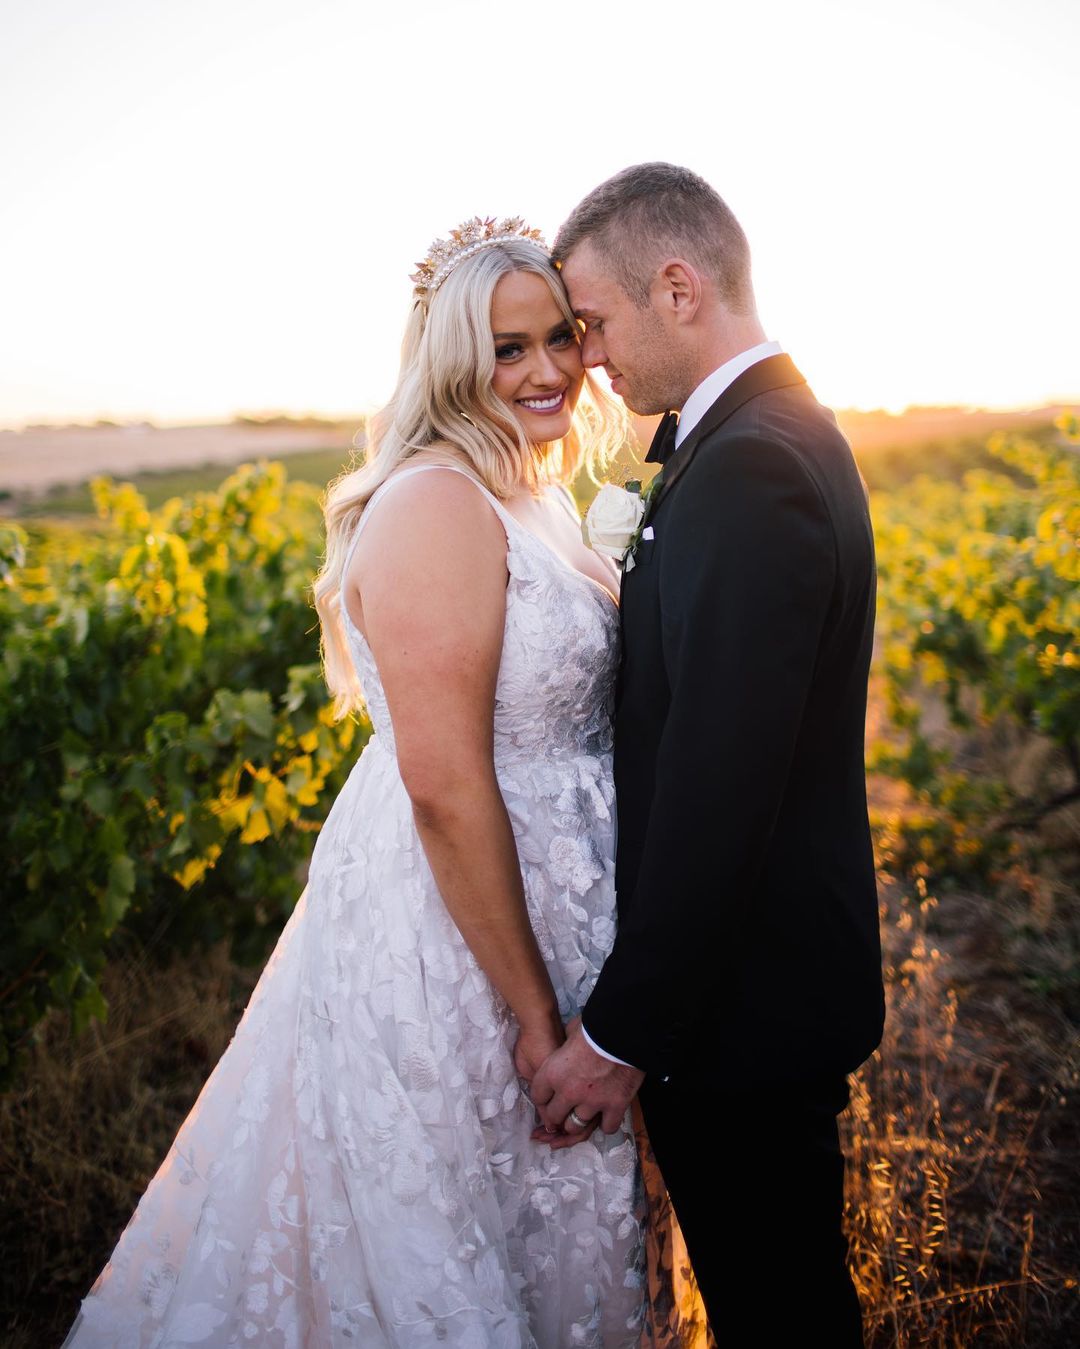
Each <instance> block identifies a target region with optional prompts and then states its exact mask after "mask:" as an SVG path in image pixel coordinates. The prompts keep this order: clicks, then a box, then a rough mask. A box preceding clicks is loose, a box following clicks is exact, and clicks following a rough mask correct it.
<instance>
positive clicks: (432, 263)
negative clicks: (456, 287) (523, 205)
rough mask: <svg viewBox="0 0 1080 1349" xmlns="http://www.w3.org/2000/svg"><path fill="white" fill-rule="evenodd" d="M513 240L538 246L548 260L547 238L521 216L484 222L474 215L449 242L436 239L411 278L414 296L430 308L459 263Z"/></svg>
mask: <svg viewBox="0 0 1080 1349" xmlns="http://www.w3.org/2000/svg"><path fill="white" fill-rule="evenodd" d="M511 239H523V240H524V241H525V242H526V243H530V244H534V245H535V246H536V247H537V248H539V249H540V250H541V251H542V252H543V254H544V256H545V257H547V256H548V247H547V244H546V243H545V242H544V236H543V235H542V234H541V233H540V231H539V230H535V229H530V228H529V226H528V225H526V224H525V221H524V220H522V218H521V216H519V215H515V216H509V217H508V218H507V219H506V220H498V221H497V220H496V219H495V218H494V216H489V217H488V218H487V219H486V220H482V219H481V218H480V216H478V215H474V216H473V218H472V219H471V220H466V222H465V223H464V224H463V225H459V226H458V227H457V229H456V230H451V231H450V238H449V239H436V240H435V242H434V243H433V244H432V245H431V247H430V248H429V249H428V255H427V257H426V258H425V259H424V261H423V262H418V263H417V264H416V268H417V269H416V271H415V272H413V274H412V276H410V277H409V280H410V281H411V282H413V294H414V295H415V296H416V298H417V299H418V300H422V301H423V302H424V303H425V304H430V302H431V297H432V296H433V295H434V294H435V292H436V291H437V290H438V289H439V287H440V286H441V285H442V283H443V282H444V281H445V280H446V278H447V277H448V276H449V275H450V273H451V272H452V271H453V270H454V268H455V267H456V266H457V265H458V263H459V262H464V260H465V259H466V258H471V257H472V256H473V255H474V254H475V253H480V252H482V251H483V249H485V248H494V247H495V246H496V245H498V244H504V243H507V242H509V241H510V240H511Z"/></svg>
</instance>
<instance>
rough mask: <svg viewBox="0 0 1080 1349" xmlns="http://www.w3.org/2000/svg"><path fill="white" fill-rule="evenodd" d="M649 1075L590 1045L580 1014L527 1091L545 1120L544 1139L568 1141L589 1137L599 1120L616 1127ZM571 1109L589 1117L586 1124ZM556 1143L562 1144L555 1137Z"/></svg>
mask: <svg viewBox="0 0 1080 1349" xmlns="http://www.w3.org/2000/svg"><path fill="white" fill-rule="evenodd" d="M644 1080H645V1074H644V1073H642V1072H639V1071H638V1069H637V1068H630V1067H628V1066H626V1065H625V1064H621V1063H612V1062H611V1060H610V1059H605V1058H604V1056H603V1055H602V1054H597V1053H596V1051H595V1050H594V1049H591V1048H590V1047H589V1044H588V1042H587V1041H586V1039H585V1037H584V1035H582V1033H581V1018H580V1017H575V1018H574V1020H573V1021H571V1022H570V1024H569V1025H568V1026H567V1028H566V1043H565V1044H564V1045H563V1046H562V1048H561V1049H557V1050H556V1051H555V1053H554V1054H552V1055H551V1056H550V1057H549V1058H548V1059H547V1061H546V1062H545V1063H544V1064H543V1066H542V1067H541V1068H540V1069H539V1070H538V1071H537V1073H536V1075H535V1076H534V1078H533V1080H532V1087H531V1089H530V1092H529V1094H530V1095H531V1097H532V1101H533V1104H534V1105H535V1106H536V1108H537V1110H538V1111H539V1113H540V1118H541V1120H542V1121H543V1123H544V1130H545V1131H546V1132H545V1133H543V1134H538V1135H537V1136H540V1137H543V1139H544V1141H548V1142H550V1141H551V1139H552V1137H553V1136H555V1135H558V1136H559V1137H560V1140H561V1138H563V1137H565V1139H566V1143H561V1146H566V1145H567V1144H568V1143H571V1142H573V1143H579V1142H581V1140H582V1139H583V1138H587V1137H588V1135H589V1134H590V1133H592V1131H593V1128H594V1127H595V1123H594V1121H596V1120H597V1119H598V1120H599V1123H600V1126H601V1128H602V1129H603V1130H604V1133H606V1134H613V1133H617V1132H618V1130H619V1129H620V1127H621V1126H622V1122H623V1117H624V1115H625V1114H626V1110H627V1107H628V1106H629V1104H630V1102H631V1101H632V1100H633V1099H634V1097H635V1095H636V1094H637V1090H638V1088H639V1087H640V1086H641V1084H642V1082H643V1081H644ZM571 1110H573V1111H574V1112H575V1113H576V1114H577V1116H578V1118H579V1119H581V1120H585V1121H587V1122H588V1127H587V1128H585V1129H578V1128H576V1126H575V1124H574V1122H573V1121H572V1120H568V1116H569V1114H570V1111H571ZM552 1146H553V1147H557V1146H560V1143H558V1142H552Z"/></svg>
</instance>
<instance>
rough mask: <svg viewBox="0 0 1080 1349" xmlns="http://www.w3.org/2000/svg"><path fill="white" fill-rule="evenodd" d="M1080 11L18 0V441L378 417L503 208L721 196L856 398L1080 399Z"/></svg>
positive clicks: (1050, 6) (0, 316) (7, 352)
mask: <svg viewBox="0 0 1080 1349" xmlns="http://www.w3.org/2000/svg"><path fill="white" fill-rule="evenodd" d="M1078 50H1080V6H1078V5H1077V4H1076V3H1075V0H1028V3H1027V4H1025V5H1023V6H1021V5H1019V4H1018V3H1016V0H1007V2H1006V3H1002V0H903V3H892V2H891V0H890V2H889V3H874V2H873V0H858V3H846V0H817V2H816V3H807V0H774V2H773V3H771V4H758V3H752V2H751V0H742V2H741V3H739V4H731V3H726V2H724V0H721V3H717V4H714V5H709V6H705V5H704V4H701V3H689V2H688V0H657V2H656V3H652V4H640V3H637V0H624V2H623V3H619V4H615V3H610V4H596V3H591V0H578V3H577V4H574V5H566V6H564V7H558V6H536V5H522V4H518V5H514V4H505V3H503V4H494V3H491V2H490V0H450V2H449V3H447V2H446V0H443V2H442V3H434V0H431V2H429V0H406V2H405V3H400V4H397V5H383V4H378V5H376V4H374V3H371V0H304V3H302V4H301V3H299V2H298V0H183V3H175V2H174V3H166V0H94V3H92V4H91V3H87V0H7V3H5V4H4V5H3V7H2V9H0V182H2V184H3V188H2V191H0V425H7V426H17V425H20V424H22V423H24V422H31V421H42V420H66V419H92V418H94V417H99V416H101V417H104V416H111V417H115V418H135V417H144V416H145V417H151V418H154V419H157V420H161V421H181V420H196V421H199V420H212V419H215V418H220V417H228V416H229V415H231V414H233V413H235V412H238V411H247V412H255V411H270V410H287V411H291V412H295V413H302V412H322V413H337V412H353V411H359V410H364V409H367V408H370V407H372V406H375V405H377V404H378V403H379V402H380V401H381V400H383V399H384V398H385V397H386V396H387V394H388V393H389V391H390V389H391V387H392V383H393V378H394V373H395V370H396V363H397V353H398V345H399V341H400V334H401V327H402V322H403V319H404V315H405V311H406V308H407V305H408V301H409V293H410V286H409V282H408V273H409V272H410V271H412V270H413V264H414V263H415V262H416V261H417V260H418V259H419V258H420V257H421V256H422V255H423V254H424V252H425V251H426V249H427V246H428V244H429V242H430V241H431V239H432V238H433V237H434V236H436V235H441V234H445V233H446V232H447V230H448V229H449V228H450V227H451V226H453V225H455V224H457V223H458V222H459V221H461V220H462V219H464V218H465V217H468V216H471V215H473V214H477V213H479V214H482V215H488V214H498V215H503V214H522V215H525V216H526V217H527V219H528V220H529V222H530V223H532V224H535V225H538V226H540V227H541V228H542V229H543V230H544V231H545V233H546V234H547V235H548V237H549V238H550V237H551V235H553V234H554V231H555V229H556V227H557V226H558V224H559V222H560V221H561V220H562V218H563V217H564V216H565V214H566V213H567V212H568V210H569V209H570V208H571V207H572V206H573V205H574V203H575V202H576V201H577V200H578V199H579V198H580V197H581V196H582V195H583V194H584V193H585V192H586V191H588V190H589V189H590V188H591V187H593V186H594V185H595V184H597V183H598V182H600V181H601V180H602V179H604V178H606V177H607V176H608V175H609V174H611V173H613V172H615V171H616V170H617V169H620V168H622V167H624V166H625V165H626V164H629V163H633V162H636V161H641V160H649V159H667V160H673V161H675V162H679V163H684V164H687V165H690V166H691V167H692V168H694V169H696V170H697V171H698V172H699V173H701V174H702V175H704V176H705V177H706V178H708V179H709V181H710V182H712V183H713V185H714V186H715V187H716V188H717V189H718V190H719V191H720V193H721V195H722V196H724V197H725V199H726V200H727V201H728V203H729V204H730V205H731V206H732V208H733V209H734V210H735V212H736V214H737V215H738V216H739V218H740V219H741V221H742V223H743V225H744V227H745V229H746V231H747V234H748V235H749V238H750V242H751V247H752V250H753V254H754V268H755V278H756V284H757V291H758V300H759V309H760V312H761V316H762V319H763V321H764V324H765V327H766V329H767V331H768V333H769V335H770V337H775V338H777V339H778V340H779V341H781V342H782V343H783V344H784V346H785V347H786V349H787V350H788V351H790V352H791V354H792V355H793V356H794V358H795V360H796V362H797V363H798V364H799V366H800V367H801V368H802V370H803V371H804V373H805V374H806V375H807V377H808V378H809V380H810V382H811V384H812V385H813V387H814V389H815V392H816V393H817V394H818V396H819V397H820V398H822V399H823V400H824V401H826V402H829V403H832V404H834V405H837V406H845V407H847V406H860V407H868V408H869V407H879V406H884V407H889V408H893V409H899V408H901V407H903V406H905V405H907V404H910V403H933V402H945V403H959V404H976V405H982V406H994V407H997V406H1011V405H1032V404H1036V403H1041V402H1046V401H1069V400H1075V399H1077V397H1078V396H1080V321H1078V313H1080V259H1078V255H1080V249H1078V248H1077V243H1076V240H1077V237H1078V230H1080V226H1078V221H1080V172H1078V170H1077V148H1076V147H1077V137H1078V132H1080V92H1078V90H1080V66H1078V64H1077V51H1078Z"/></svg>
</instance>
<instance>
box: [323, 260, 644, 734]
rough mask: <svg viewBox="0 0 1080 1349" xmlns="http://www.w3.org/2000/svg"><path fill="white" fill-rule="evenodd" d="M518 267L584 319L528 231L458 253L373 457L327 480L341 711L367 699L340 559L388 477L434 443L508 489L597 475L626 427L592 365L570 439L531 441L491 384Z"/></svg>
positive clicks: (333, 661) (413, 332)
mask: <svg viewBox="0 0 1080 1349" xmlns="http://www.w3.org/2000/svg"><path fill="white" fill-rule="evenodd" d="M510 272H534V273H535V274H536V275H537V276H541V277H543V279H544V281H545V282H546V283H547V285H548V287H549V289H550V290H551V294H552V296H553V298H554V299H555V302H556V304H557V305H558V306H559V309H560V310H561V311H562V313H563V315H564V317H565V318H566V320H567V322H568V323H570V324H571V325H573V327H574V329H575V331H576V330H577V321H576V319H575V318H574V314H573V311H572V310H571V308H570V302H569V301H568V299H567V297H566V291H565V289H564V288H563V284H562V281H561V280H560V278H559V274H558V272H557V271H556V270H555V267H554V266H553V264H552V263H551V262H550V261H549V260H548V259H547V258H546V257H545V256H544V254H543V253H542V252H540V250H539V249H538V248H537V247H536V246H535V245H534V244H531V243H527V242H525V241H524V240H520V241H519V240H507V241H505V242H502V243H499V244H497V245H494V246H493V247H491V248H487V249H484V250H483V251H482V252H480V253H478V254H476V255H475V256H474V257H471V258H466V259H465V260H464V261H463V262H460V263H459V264H458V265H457V266H456V267H455V268H454V270H453V271H452V272H451V273H450V275H449V276H448V277H447V278H446V280H445V281H444V282H443V283H442V285H441V286H440V287H439V289H438V291H437V292H436V293H435V295H434V296H432V297H431V300H430V303H428V304H425V303H424V302H423V301H421V300H418V301H417V302H416V303H415V304H414V305H413V308H412V312H411V313H410V315H409V320H408V323H407V324H406V327H405V337H404V341H403V342H402V347H401V368H400V370H399V372H398V380H397V386H396V388H395V389H394V393H393V396H392V397H391V399H390V401H389V403H387V405H386V406H385V407H384V408H383V409H382V410H381V411H380V412H378V413H376V414H375V415H374V416H373V417H372V418H371V421H370V424H369V428H368V443H367V449H366V453H365V456H364V462H363V464H362V465H361V467H360V468H358V469H354V470H351V471H346V472H345V473H343V474H342V475H341V476H340V477H339V478H337V479H335V481H334V482H332V483H331V484H330V486H329V488H328V489H327V493H326V501H325V504H324V507H323V512H324V515H325V518H326V556H325V561H324V562H323V565H322V567H321V569H320V571H319V574H318V576H317V577H316V578H315V586H314V591H315V607H316V609H317V610H318V614H319V622H320V625H321V649H322V661H323V671H324V674H325V677H326V683H327V686H328V688H329V689H330V692H331V694H332V695H333V697H334V714H335V716H337V717H343V716H345V715H347V714H348V713H349V712H351V711H353V710H354V709H357V708H359V707H360V706H362V704H363V695H362V693H361V689H360V684H359V681H358V680H357V677H356V670H355V668H354V666H353V663H352V657H351V656H350V654H349V648H348V644H347V642H346V639H345V629H344V624H343V621H342V613H341V609H342V603H343V598H342V594H341V581H342V575H341V572H342V567H343V566H344V563H345V557H346V554H347V551H348V547H349V542H350V540H351V538H352V535H353V531H354V530H355V528H356V526H357V524H358V522H359V520H360V517H361V515H362V514H363V512H364V508H365V507H366V506H367V503H368V502H369V501H370V500H371V497H372V495H373V494H374V492H375V491H376V489H377V488H378V487H380V486H381V485H382V484H383V483H384V482H385V481H386V480H387V478H389V477H390V475H391V474H392V473H393V472H394V471H395V469H398V468H400V467H401V466H402V465H403V464H405V463H407V462H408V460H410V459H413V458H415V457H417V456H424V457H428V455H426V453H425V452H432V451H434V452H435V453H436V454H439V455H443V456H448V457H450V458H452V459H456V460H458V461H460V462H461V463H462V464H463V466H464V467H466V468H468V469H469V470H470V471H471V472H472V473H473V474H474V475H475V476H476V478H477V480H478V481H479V482H481V483H483V485H484V486H485V487H486V488H487V489H488V491H489V492H491V493H492V494H493V495H494V496H496V497H498V498H499V499H500V500H505V499H506V498H507V497H509V496H511V495H512V494H513V493H514V492H515V491H517V490H518V489H519V488H520V487H522V486H527V487H529V488H530V489H537V488H539V487H541V486H543V485H544V484H545V483H560V484H563V485H568V484H569V483H570V482H571V481H572V480H573V478H574V477H575V476H576V474H577V473H578V472H579V470H580V469H582V468H585V469H586V470H587V471H588V473H589V476H590V477H591V478H592V479H593V480H594V481H595V479H596V473H597V470H599V469H602V468H603V467H604V466H605V465H606V464H607V462H608V461H609V459H610V458H611V456H612V455H613V454H614V453H615V451H616V450H618V449H619V447H620V446H621V445H622V444H623V442H624V441H625V439H626V435H627V418H626V412H625V410H624V409H623V407H622V404H621V403H616V401H615V400H614V399H613V398H612V397H611V396H610V395H609V394H608V393H606V392H605V390H604V389H602V388H601V387H600V386H599V385H598V384H597V383H596V381H595V380H594V379H593V378H592V376H591V375H590V374H589V372H588V371H586V372H585V383H584V385H583V387H582V391H581V397H580V398H579V399H578V403H577V407H576V408H575V410H574V415H573V418H572V420H571V426H570V431H569V434H568V435H566V436H565V437H564V438H563V439H562V440H557V441H552V442H550V443H548V444H546V445H541V446H533V445H530V443H529V442H528V441H527V440H526V438H525V435H524V432H523V431H522V428H521V424H520V422H519V421H518V420H517V418H516V417H515V415H514V412H513V409H512V408H511V407H510V405H509V404H508V403H506V402H504V401H503V399H501V398H499V397H498V395H497V394H496V393H495V391H494V389H493V387H492V380H493V377H494V374H495V341H494V338H493V336H492V332H491V302H492V297H493V296H494V294H495V287H496V286H497V285H498V283H499V281H500V279H501V278H502V277H504V276H506V275H507V274H508V273H510Z"/></svg>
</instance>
